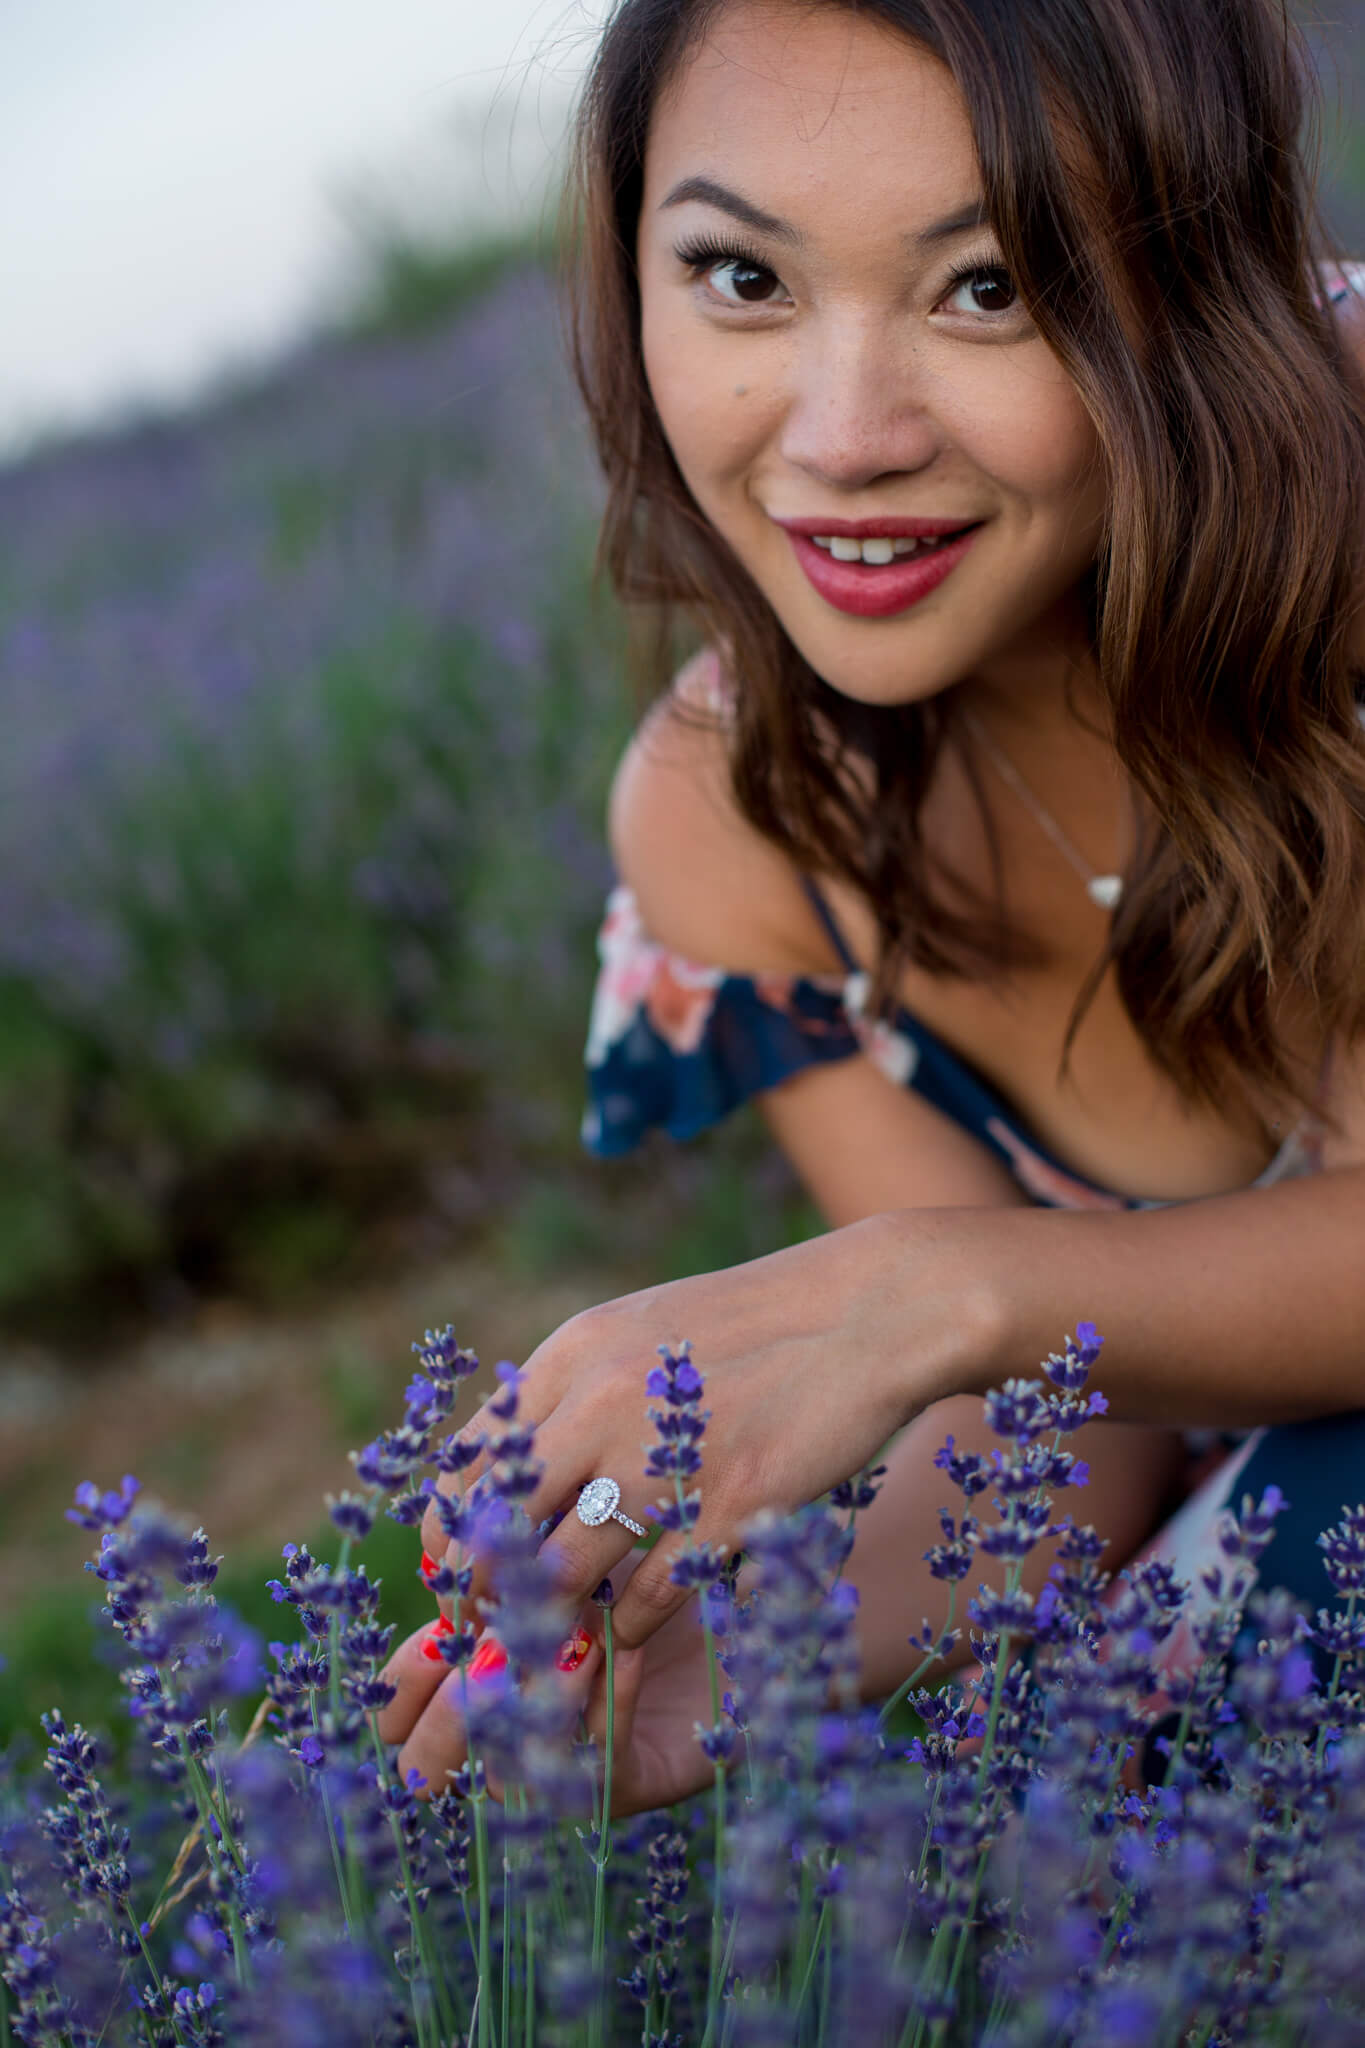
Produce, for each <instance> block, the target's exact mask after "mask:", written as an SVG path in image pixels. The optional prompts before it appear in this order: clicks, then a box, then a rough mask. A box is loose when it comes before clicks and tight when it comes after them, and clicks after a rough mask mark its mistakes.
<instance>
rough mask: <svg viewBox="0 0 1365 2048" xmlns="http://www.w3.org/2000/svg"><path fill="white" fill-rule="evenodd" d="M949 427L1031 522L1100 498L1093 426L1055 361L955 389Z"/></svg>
mask: <svg viewBox="0 0 1365 2048" xmlns="http://www.w3.org/2000/svg"><path fill="white" fill-rule="evenodd" d="M956 400H957V403H956V406H955V410H956V412H957V418H956V419H955V420H953V421H951V422H950V423H949V424H950V429H951V431H952V433H953V436H954V438H955V439H956V441H957V444H958V446H959V447H960V448H962V450H963V451H964V453H966V454H967V456H968V457H969V459H970V461H971V462H972V464H973V466H974V467H976V468H978V469H980V470H982V471H983V472H984V473H985V474H986V475H988V476H991V477H993V478H994V479H995V481H996V482H997V483H998V484H999V485H1000V486H1001V487H1002V489H1003V490H1004V491H1005V492H1006V493H1007V494H1008V496H1009V497H1011V498H1013V499H1015V500H1016V501H1018V502H1020V503H1022V504H1025V505H1027V507H1028V509H1029V516H1030V520H1034V519H1038V518H1041V519H1044V520H1047V519H1050V518H1052V517H1054V516H1055V517H1066V518H1067V519H1068V520H1071V519H1074V517H1075V515H1076V512H1077V510H1078V509H1083V510H1084V512H1085V514H1086V515H1087V523H1088V519H1089V515H1090V514H1091V513H1092V511H1093V510H1094V509H1095V508H1096V507H1098V506H1099V505H1100V504H1102V502H1103V497H1104V465H1103V461H1102V458H1101V450H1100V443H1099V439H1098V436H1097V435H1096V432H1095V428H1094V424H1093V422H1092V421H1091V418H1090V415H1089V414H1088V413H1087V412H1086V410H1085V407H1084V406H1083V405H1082V404H1081V401H1080V399H1079V398H1078V396H1077V394H1076V391H1075V389H1074V387H1073V386H1072V384H1071V382H1070V380H1069V379H1068V378H1067V377H1066V376H1065V375H1064V374H1063V373H1061V372H1060V371H1059V370H1058V369H1057V368H1056V367H1055V366H1049V369H1048V370H1047V371H1044V372H1041V373H1038V372H1029V371H1026V370H1024V369H1022V368H1021V370H1020V371H1019V372H1018V373H1017V374H1015V375H1013V376H1010V377H1007V378H1000V377H995V378H991V379H989V380H987V379H983V380H982V381H981V384H980V387H979V388H976V389H972V390H968V391H959V393H957V394H956Z"/></svg>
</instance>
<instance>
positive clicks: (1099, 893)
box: [961, 711, 1123, 910]
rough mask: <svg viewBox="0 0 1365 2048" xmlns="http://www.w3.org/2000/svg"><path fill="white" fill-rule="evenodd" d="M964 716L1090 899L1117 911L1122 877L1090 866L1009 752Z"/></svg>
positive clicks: (1003, 778) (970, 715)
mask: <svg viewBox="0 0 1365 2048" xmlns="http://www.w3.org/2000/svg"><path fill="white" fill-rule="evenodd" d="M961 717H962V723H963V724H964V725H965V726H966V727H967V730H968V731H969V732H970V733H971V735H972V737H973V739H974V740H975V741H976V742H977V744H978V746H979V747H980V748H981V751H982V753H983V754H985V755H987V756H988V757H989V759H990V762H991V765H992V766H993V767H994V769H995V771H996V773H997V774H998V775H999V777H1000V779H1001V781H1002V782H1007V783H1008V784H1009V786H1010V788H1011V789H1012V790H1013V791H1014V793H1015V795H1016V796H1017V797H1018V798H1019V800H1020V802H1021V803H1022V804H1023V805H1024V806H1025V807H1026V809H1028V810H1030V811H1032V813H1033V815H1034V817H1035V818H1036V819H1037V821H1038V823H1039V824H1040V825H1041V826H1042V828H1043V830H1044V832H1046V834H1047V836H1048V838H1049V839H1050V840H1051V841H1052V843H1053V845H1054V846H1055V847H1056V849H1057V851H1058V853H1060V854H1061V855H1062V857H1063V858H1064V859H1065V860H1067V861H1069V862H1070V864H1071V866H1072V867H1073V868H1074V869H1075V870H1076V873H1077V874H1078V875H1079V876H1080V878H1081V880H1082V881H1083V882H1084V883H1085V893H1086V895H1087V896H1088V897H1089V898H1090V901H1091V902H1092V903H1094V904H1096V905H1097V906H1098V907H1099V908H1100V909H1101V910H1117V908H1118V906H1119V904H1120V903H1121V902H1122V901H1123V876H1122V875H1117V874H1107V875H1101V874H1098V873H1097V872H1096V870H1095V869H1094V868H1092V867H1091V865H1090V863H1089V861H1088V860H1087V859H1086V857H1085V855H1084V854H1083V853H1082V852H1081V850H1080V848H1079V847H1078V846H1075V845H1073V843H1072V841H1071V840H1070V839H1068V838H1067V836H1066V834H1065V832H1063V830H1062V828H1061V826H1060V825H1059V824H1058V823H1057V820H1056V819H1055V818H1054V817H1053V815H1052V813H1051V811H1049V810H1048V809H1047V807H1046V806H1045V805H1044V804H1042V803H1041V802H1040V801H1039V799H1038V798H1037V797H1036V796H1035V795H1034V793H1033V791H1032V790H1031V789H1030V788H1029V786H1028V784H1027V783H1026V782H1025V780H1024V778H1023V776H1022V775H1021V774H1020V773H1019V770H1018V769H1017V768H1016V767H1015V765H1014V763H1013V761H1011V760H1010V758H1009V756H1008V754H1005V753H1003V752H1002V751H1001V749H1000V748H999V747H998V746H997V745H996V743H995V741H994V740H993V739H992V738H991V736H990V734H989V733H988V732H987V730H986V728H985V726H984V725H982V723H981V721H980V719H979V718H977V717H976V715H975V713H974V712H971V711H963V712H962V714H961Z"/></svg>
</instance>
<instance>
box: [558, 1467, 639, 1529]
mask: <svg viewBox="0 0 1365 2048" xmlns="http://www.w3.org/2000/svg"><path fill="white" fill-rule="evenodd" d="M620 1498H621V1489H620V1487H619V1486H618V1485H617V1484H616V1481H615V1480H614V1479H590V1480H589V1481H588V1483H587V1485H586V1486H585V1487H584V1488H583V1490H582V1492H581V1493H580V1494H579V1496H578V1499H577V1501H576V1502H575V1504H574V1512H575V1514H576V1515H577V1516H578V1519H579V1521H580V1522H582V1524H583V1526H584V1527H585V1528H587V1529H596V1528H597V1527H598V1525H599V1524H600V1523H602V1522H620V1523H621V1525H622V1527H623V1528H626V1529H629V1530H630V1532H631V1534H632V1535H634V1536H647V1535H648V1534H649V1531H648V1529H642V1528H641V1527H640V1524H639V1523H638V1522H633V1521H632V1520H631V1518H630V1516H629V1515H623V1514H622V1513H621V1510H620V1509H619V1508H618V1507H617V1505H616V1503H617V1502H618V1501H619V1500H620Z"/></svg>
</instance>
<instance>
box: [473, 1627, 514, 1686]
mask: <svg viewBox="0 0 1365 2048" xmlns="http://www.w3.org/2000/svg"><path fill="white" fill-rule="evenodd" d="M506 1664H507V1652H506V1650H504V1648H503V1646H502V1644H501V1643H500V1642H499V1641H498V1639H497V1637H496V1636H485V1637H484V1639H483V1641H482V1642H481V1643H480V1644H479V1647H478V1649H477V1650H476V1651H475V1652H474V1654H473V1656H472V1657H471V1658H470V1660H469V1675H470V1677H471V1678H491V1677H492V1676H493V1674H494V1672H497V1671H502V1670H503V1669H505V1667H506Z"/></svg>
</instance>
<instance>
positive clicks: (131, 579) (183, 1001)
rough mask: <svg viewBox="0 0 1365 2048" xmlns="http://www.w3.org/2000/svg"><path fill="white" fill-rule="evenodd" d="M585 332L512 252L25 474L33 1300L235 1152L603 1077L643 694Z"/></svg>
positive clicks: (14, 1149)
mask: <svg viewBox="0 0 1365 2048" xmlns="http://www.w3.org/2000/svg"><path fill="white" fill-rule="evenodd" d="M562 357H563V351H562V339H561V332H560V322H559V314H558V309H557V306H556V304H555V300H554V295H553V291H552V288H551V286H550V284H549V283H548V281H547V279H546V278H545V276H544V275H543V273H542V272H541V271H540V270H539V269H537V268H536V267H535V266H533V265H530V264H525V263H521V264H513V265H512V266H511V267H510V268H509V269H508V270H507V271H506V273H505V274H504V275H503V276H502V277H501V278H500V279H499V280H498V281H497V282H496V283H495V284H494V285H493V286H492V288H491V289H489V290H488V291H487V292H486V294H485V295H484V296H482V297H481V298H480V299H479V300H478V301H477V302H476V303H475V304H474V305H472V306H465V307H464V308H463V309H462V310H460V311H459V312H457V313H456V314H455V315H454V316H453V317H451V318H449V319H447V320H446V321H445V322H444V324H442V325H439V326H437V327H435V328H434V329H430V330H427V331H424V332H420V333H416V334H389V335H380V336H377V337H375V338H372V339H369V340H356V339H352V340H350V341H333V342H331V343H328V344H326V345H319V346H317V347H316V348H315V349H314V350H313V351H312V352H311V353H309V354H308V355H307V356H305V357H303V358H301V359H299V360H297V361H296V362H294V363H293V364H292V365H290V366H289V367H288V368H287V369H286V370H285V371H284V372H282V373H281V374H280V375H279V376H278V377H277V378H276V379H275V380H274V381H272V382H271V383H270V384H269V385H268V386H265V387H262V388H260V389H258V390H256V391H254V392H252V393H250V394H247V395H240V396H238V397H236V398H232V399H227V400H224V401H222V402H220V403H219V404H217V405H216V406H213V407H211V408H208V409H206V410H205V411H203V412H201V413H200V414H199V415H197V416H195V417H191V418H188V419H185V420H183V421H175V422H161V423H155V424H149V425H147V426H145V427H142V428H139V429H136V430H130V431H127V432H124V433H121V434H118V435H115V436H111V437H108V438H104V439H100V440H96V441H91V442H88V443H84V444H81V445H77V446H73V447H71V448H69V449H67V450H64V451H62V450H59V451H56V452H53V453H51V454H49V455H47V456H45V457H40V458H38V459H35V460H33V461H31V462H30V463H28V464H26V465H25V466H23V467H21V468H18V469H15V470H12V471H10V472H9V473H0V703H3V706H4V710H5V726H6V741H5V746H4V748H3V750H0V1308H3V1307H4V1305H5V1304H6V1303H7V1302H9V1303H14V1302H18V1303H22V1302H24V1301H27V1300H29V1299H31V1298H33V1297H34V1296H35V1294H36V1293H38V1292H40V1291H41V1290H43V1289H45V1288H51V1287H52V1286H53V1285H54V1284H70V1283H72V1282H73V1281H76V1280H78V1279H79V1278H80V1277H81V1276H82V1275H89V1274H91V1273H93V1272H95V1271H97V1270H101V1269H103V1268H107V1267H110V1266H114V1267H117V1266H118V1265H120V1264H124V1265H132V1266H138V1265H146V1264H153V1265H154V1264H155V1263H156V1262H157V1260H158V1259H159V1258H160V1257H161V1256H162V1243H161V1240H162V1238H163V1236H164V1233H165V1231H166V1229H167V1227H168V1216H169V1215H170V1213H171V1212H172V1210H173V1208H174V1206H175V1204H176V1203H177V1202H178V1201H179V1200H180V1199H181V1198H182V1195H183V1192H184V1188H185V1186H186V1184H187V1182H189V1181H192V1180H193V1177H194V1175H195V1174H196V1173H200V1174H201V1176H202V1175H204V1174H208V1175H210V1176H211V1174H212V1172H213V1170H214V1167H215V1162H217V1163H219V1164H221V1162H222V1161H223V1160H224V1159H226V1158H228V1157H229V1156H238V1157H239V1156H240V1155H241V1154H242V1151H243V1148H246V1150H247V1151H250V1150H251V1148H252V1147H253V1146H254V1147H257V1148H260V1147H264V1148H265V1149H266V1151H267V1152H269V1151H270V1150H271V1149H272V1148H273V1149H274V1151H275V1152H276V1153H278V1152H279V1151H280V1149H281V1148H282V1147H283V1148H285V1149H287V1147H288V1144H289V1142H290V1139H291V1135H292V1137H293V1139H294V1140H295V1141H296V1142H297V1144H299V1145H302V1146H303V1147H304V1148H305V1149H306V1148H307V1146H308V1145H310V1144H312V1145H313V1146H314V1148H315V1149H316V1147H317V1145H318V1143H319V1142H320V1140H319V1133H322V1134H324V1136H325V1134H326V1133H328V1132H335V1131H336V1129H338V1128H339V1127H341V1126H348V1127H352V1128H354V1127H357V1126H369V1127H374V1126H375V1125H376V1124H382V1123H384V1122H385V1120H386V1119H387V1122H388V1124H389V1126H390V1127H392V1126H394V1124H395V1120H397V1121H399V1122H401V1121H403V1120H406V1122H407V1123H408V1124H409V1125H411V1124H412V1123H413V1122H414V1121H420V1120H421V1117H422V1114H423V1110H424V1107H425V1106H432V1105H434V1106H437V1107H439V1105H440V1102H441V1100H442V1099H443V1098H442V1096H441V1093H440V1086H441V1077H443V1076H444V1078H445V1083H447V1084H448V1089H447V1092H448V1093H449V1091H450V1090H451V1089H453V1091H454V1095H455V1096H457V1097H459V1098H460V1099H461V1100H464V1099H467V1098H468V1097H469V1096H470V1095H471V1094H477V1093H478V1091H479V1089H480V1087H481V1086H483V1085H484V1084H485V1083H488V1084H493V1085H496V1083H497V1082H498V1080H499V1078H500V1077H501V1078H502V1079H503V1080H504V1081H505V1080H506V1079H507V1077H508V1076H509V1074H510V1075H511V1076H513V1077H514V1078H515V1080H516V1083H517V1084H518V1086H519V1087H520V1088H521V1090H522V1091H523V1093H527V1092H529V1093H530V1094H534V1092H535V1089H536V1087H537V1085H538V1083H539V1082H543V1083H544V1085H547V1086H548V1085H549V1083H548V1081H545V1077H546V1076H548V1075H549V1074H551V1073H552V1072H558V1073H559V1074H560V1076H561V1079H560V1082H559V1086H560V1087H561V1088H562V1087H564V1086H565V1085H567V1086H569V1087H572V1085H573V1077H574V1074H575V1072H576V1067H577V1041H578V1038H579V1036H580V1035H581V1028H582V1025H581V1020H582V1014H583V1004H584V1000H585V993H586V985H587V978H588V976H589V974H590V971H591V964H592V957H591V930H592V923H593V919H594V917H595V914H596V909H597V905H598V902H599V900H600V893H601V889H602V887H603V884H604V882H605V880H606V863H605V854H604V851H603V849H602V843H601V842H602V834H601V806H602V800H603V795H604V791H605V785H606V778H607V775H608V774H609V771H610V766H611V763H612V760H613V758H614V756H615V753H616V751H617V749H618V748H619V745H620V743H621V739H622V737H623V734H624V731H625V728H626V724H627V720H628V707H627V703H626V695H625V691H624V688H623V685H622V681H621V674H620V664H619V661H618V660H617V659H616V656H615V650H614V645H613V642H614V628H613V624H612V621H611V618H610V616H609V615H607V614H605V613H602V612H599V611H595V610H594V607H593V605H592V603H591V601H590V595H589V568H590V560H591V549H592V530H593V521H594V514H595V498H594V488H593V481H592V475H591V468H590V463H589V459H588V456H587V452H586V447H585V443H584V440H583V437H582V434H581V430H580V428H579V425H578V416H577V408H576V404H575V401H574V397H573V394H572V391H571V387H570V383H569V379H568V376H567V373H566V371H565V369H564V367H563V360H562ZM413 1075H416V1076H418V1077H419V1078H418V1080H417V1081H415V1082H413V1083H412V1085H409V1081H410V1080H411V1077H412V1076H413ZM405 1077H406V1078H405ZM433 1077H435V1079H434V1080H433ZM432 1089H435V1093H434V1094H432V1093H431V1092H430V1090H432ZM399 1112H401V1114H400V1113H399ZM229 1178H230V1176H229Z"/></svg>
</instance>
